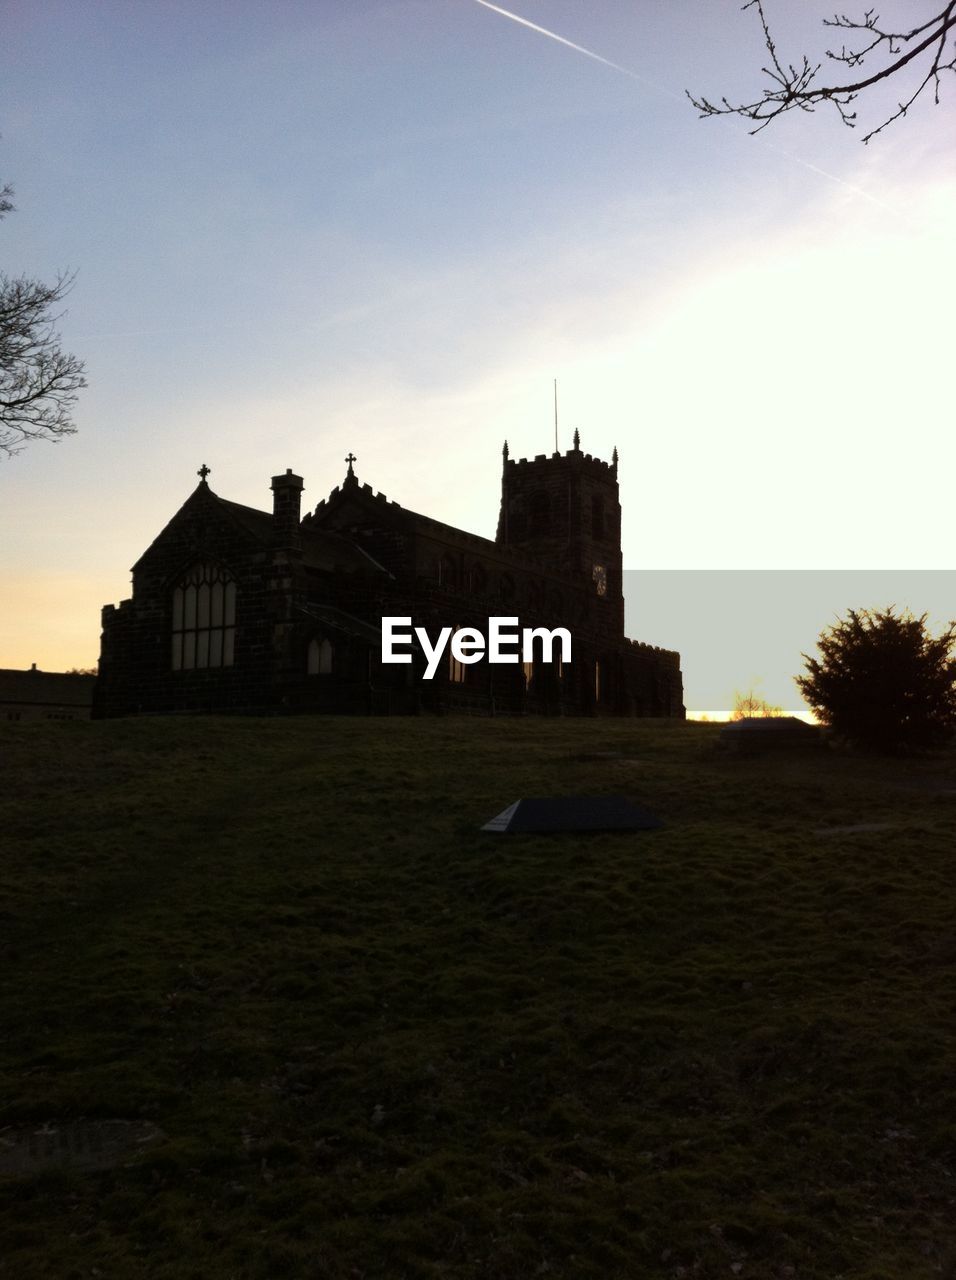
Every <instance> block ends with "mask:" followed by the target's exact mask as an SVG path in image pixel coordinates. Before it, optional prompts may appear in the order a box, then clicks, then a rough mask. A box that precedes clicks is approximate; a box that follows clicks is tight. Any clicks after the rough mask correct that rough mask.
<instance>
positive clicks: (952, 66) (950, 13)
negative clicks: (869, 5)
mask: <svg viewBox="0 0 956 1280" xmlns="http://www.w3.org/2000/svg"><path fill="white" fill-rule="evenodd" d="M743 7H744V9H756V10H757V14H758V17H759V19H760V24H761V26H762V28H763V37H764V45H765V47H766V50H767V53H768V54H769V57H770V65H769V66H766V67H764V68H763V72H764V75H766V76H767V77H768V78H769V80H770V87H769V88H765V89H764V90H763V91H762V93H761V96H760V97H759V98H757V99H755V100H754V101H752V102H739V103H732V102H730V101H729V100H728V99H727V98H721V99H720V102H719V104H718V103H714V102H711V101H710V99H708V98H704V97H699V98H695V97H694V95H693V94H691V93H690V92H687V96H688V98H689V99H690V101H691V102H692V103H693V105H694V106H695V107H696V108H697V110H698V111H699V112H700V115H701V117H702V118H703V117H706V116H726V115H737V116H743V117H744V119H747V120H753V121H756V125H757V127H756V128H755V129H752V130H751V133H759V132H760V130H761V129H765V128H766V127H767V125H768V124H770V123H771V121H773V120H776V118H777V117H778V116H781V115H783V114H784V113H785V112H787V111H792V110H794V108H799V109H800V110H801V111H813V110H814V109H815V108H816V107H817V106H818V105H819V104H820V103H821V102H829V103H832V104H833V106H834V107H835V108H836V110H837V111H838V113H839V115H840V119H841V120H842V121H843V123H844V124H845V125H847V126H848V127H849V128H851V129H852V128H854V127H855V125H856V111H855V110H851V107H852V104H853V103H854V102H855V101H856V98H857V96H858V94H860V93H862V92H864V91H865V90H867V89H870V88H872V86H873V85H876V84H879V83H880V82H881V81H884V80H889V79H890V78H892V77H893V76H897V75H899V74H900V73H901V72H904V71H905V70H906V69H907V68H911V67H913V68H917V69H918V71H917V75H918V77H919V76H921V77H922V78H921V79H920V78H917V80H916V82H915V84H914V83H913V82H910V84H909V86H908V87H909V90H910V91H909V93H908V96H905V97H904V99H903V100H902V101H900V103H899V105H898V107H897V109H896V111H894V112H893V113H892V114H891V115H890V116H889V117H887V119H886V120H884V121H883V123H882V124H880V125H878V126H877V127H876V128H875V129H871V130H870V132H869V133H867V134H866V136H865V137H864V138H863V141H864V142H869V141H870V139H871V138H875V137H876V135H877V134H878V133H881V132H882V131H883V130H884V129H885V128H886V127H887V125H889V124H892V123H893V121H894V120H898V119H899V118H900V117H901V116H905V115H906V113H907V112H908V111H909V109H910V107H911V106H912V105H913V103H914V102H915V101H916V99H917V98H918V97H919V96H920V94H922V92H923V90H924V89H925V88H926V87H927V85H932V86H933V98H934V101H935V102H936V103H937V104H938V103H939V91H940V82H941V76H942V73H943V72H944V71H956V0H949V3H948V4H946V5H945V6H944V7H943V8H942V9H940V10H939V11H938V12H936V13H934V14H933V15H932V16H931V17H929V18H928V19H927V20H926V21H925V22H923V23H921V24H920V25H919V26H916V27H913V28H912V30H910V31H888V30H885V29H884V28H882V27H881V26H880V18H879V15H878V14H877V13H876V11H875V10H874V9H867V10H866V11H865V13H864V14H863V16H862V17H861V18H851V17H849V16H848V15H847V14H844V13H837V14H834V16H833V17H832V18H825V19H824V20H823V25H824V26H825V27H832V28H836V29H838V30H841V31H848V32H853V33H855V34H856V35H857V36H859V37H862V43H861V44H860V45H859V46H858V47H851V48H848V47H847V46H846V45H845V44H844V45H843V46H842V47H841V48H840V50H839V51H838V52H837V51H834V50H828V51H827V54H826V56H827V58H829V59H830V60H831V61H833V62H841V63H843V64H844V65H845V66H847V67H852V68H856V67H860V66H862V65H863V63H864V61H865V59H866V58H868V57H870V56H871V55H876V56H877V57H880V56H884V57H886V58H891V59H893V61H891V62H888V63H887V64H886V65H885V66H883V67H881V68H880V69H879V70H877V71H875V72H874V73H873V74H872V75H869V76H866V77H865V78H863V79H861V80H855V81H852V82H850V83H848V84H837V85H832V84H831V85H821V84H818V83H817V75H818V73H819V71H820V67H821V65H822V64H821V63H817V64H816V65H814V64H813V63H811V62H810V61H809V59H808V58H807V57H806V55H804V56H803V57H802V59H801V61H800V63H799V64H797V65H794V64H793V63H786V64H784V63H783V62H782V61H781V59H780V57H779V55H778V53H777V47H776V44H775V42H774V39H773V36H772V34H771V31H770V26H769V23H768V22H767V16H766V14H765V12H764V7H763V0H747V3H746V4H745V5H744V6H743Z"/></svg>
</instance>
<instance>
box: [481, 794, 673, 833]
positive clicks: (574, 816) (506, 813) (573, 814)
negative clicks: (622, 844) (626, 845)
mask: <svg viewBox="0 0 956 1280" xmlns="http://www.w3.org/2000/svg"><path fill="white" fill-rule="evenodd" d="M662 825H663V824H662V823H661V820H660V819H659V818H656V817H655V816H654V814H653V813H649V812H648V810H647V809H642V808H641V807H640V806H639V805H636V804H632V803H631V802H630V800H625V799H623V797H621V796H549V797H544V798H540V799H531V800H516V801H515V802H514V804H511V805H509V806H508V808H507V809H503V810H502V811H501V813H499V814H498V815H497V816H496V817H494V818H492V819H491V820H490V821H489V822H486V823H485V825H484V826H483V827H482V828H481V829H482V831H493V832H496V833H503V832H508V833H519V834H520V833H528V834H530V833H533V832H538V833H540V834H551V833H553V832H559V831H653V830H655V829H656V828H657V827H660V826H662Z"/></svg>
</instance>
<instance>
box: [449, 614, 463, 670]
mask: <svg viewBox="0 0 956 1280" xmlns="http://www.w3.org/2000/svg"><path fill="white" fill-rule="evenodd" d="M460 630H461V627H456V628H455V631H456V632H458V631H460ZM448 679H449V680H450V681H451V683H452V684H464V683H465V664H464V663H463V662H460V661H459V660H458V658H456V657H455V655H454V653H453V652H452V648H451V645H450V644H449V646H448Z"/></svg>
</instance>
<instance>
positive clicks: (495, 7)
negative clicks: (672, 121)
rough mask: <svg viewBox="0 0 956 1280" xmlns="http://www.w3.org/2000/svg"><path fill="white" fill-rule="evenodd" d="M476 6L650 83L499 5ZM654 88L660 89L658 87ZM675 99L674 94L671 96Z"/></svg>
mask: <svg viewBox="0 0 956 1280" xmlns="http://www.w3.org/2000/svg"><path fill="white" fill-rule="evenodd" d="M475 3H476V4H480V5H481V7H482V8H483V9H491V10H492V12H493V13H500V14H501V16H502V17H503V18H510V19H511V21H512V22H517V23H518V24H519V25H520V26H522V27H527V28H528V30H529V31H537V33H538V34H539V35H542V36H547V37H548V39H549V40H557V42H558V44H563V45H564V46H565V48H567V49H573V50H574V51H575V52H576V53H583V54H584V56H585V57H586V58H591V59H593V61H594V62H600V63H603V65H604V66H605V67H610V68H611V70H612V71H620V73H621V75H623V76H629V77H630V78H631V79H632V80H639V81H641V83H642V84H650V81H649V80H648V79H647V78H646V77H645V76H642V75H639V74H638V72H636V71H632V70H631V69H630V67H622V66H621V64H620V63H619V62H612V61H611V60H610V58H602V57H601V55H600V54H599V53H594V52H593V50H591V49H585V47H584V45H582V44H575V43H574V41H573V40H566V39H565V38H564V36H559V35H558V33H557V32H556V31H549V30H548V28H547V27H539V26H538V24H537V23H536V22H529V20H528V19H527V18H522V17H521V15H520V14H517V13H512V12H511V11H510V10H508V9H502V8H501V7H500V5H497V4H491V3H490V0H475ZM655 88H658V89H660V86H659V85H655ZM660 91H661V93H667V92H668V90H666V89H660ZM672 96H673V97H675V98H676V97H677V96H678V95H677V94H676V93H675V94H673V95H672Z"/></svg>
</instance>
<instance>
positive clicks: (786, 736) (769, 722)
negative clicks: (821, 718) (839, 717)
mask: <svg viewBox="0 0 956 1280" xmlns="http://www.w3.org/2000/svg"><path fill="white" fill-rule="evenodd" d="M719 741H720V747H721V750H723V751H728V752H733V753H735V754H737V755H762V754H763V753H764V752H765V751H792V750H794V749H796V750H806V749H807V748H810V749H816V748H818V747H822V746H823V743H824V738H823V734H822V733H821V732H820V728H819V726H818V725H815V724H807V722H806V721H805V720H800V719H798V717H797V716H745V717H744V718H743V719H742V720H731V721H730V723H729V724H725V725H724V727H723V728H722V729H721V731H720V740H719Z"/></svg>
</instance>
